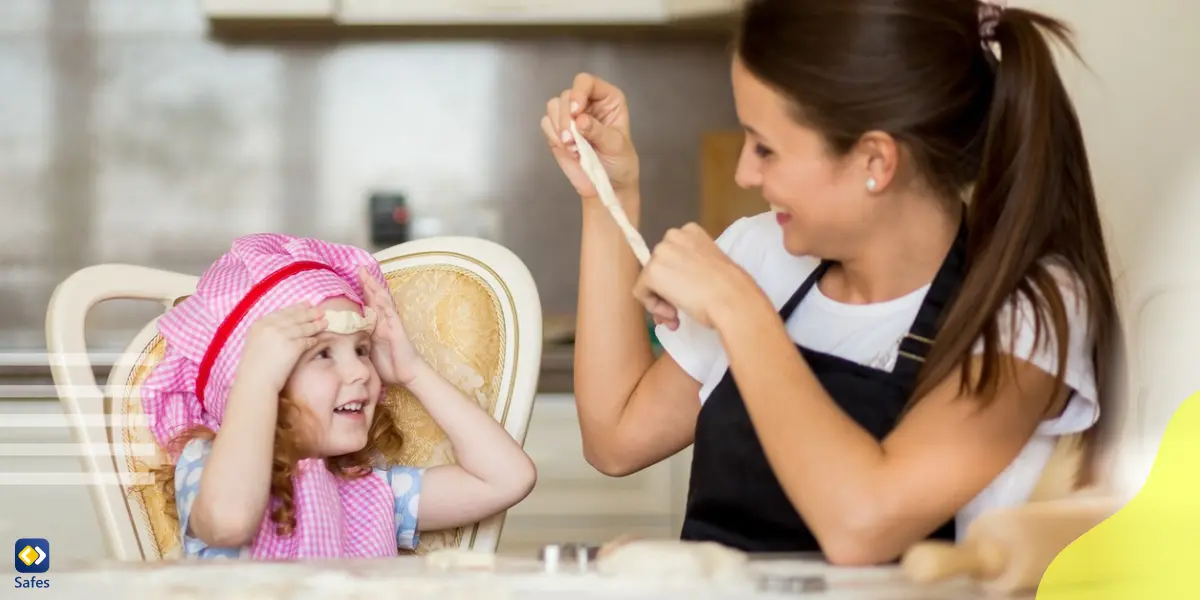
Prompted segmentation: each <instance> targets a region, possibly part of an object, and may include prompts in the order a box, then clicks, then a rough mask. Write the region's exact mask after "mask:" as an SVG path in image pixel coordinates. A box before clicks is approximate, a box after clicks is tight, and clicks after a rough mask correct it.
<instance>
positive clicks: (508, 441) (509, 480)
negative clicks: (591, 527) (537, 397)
mask: <svg viewBox="0 0 1200 600" xmlns="http://www.w3.org/2000/svg"><path fill="white" fill-rule="evenodd" d="M415 371H416V376H415V377H414V378H413V379H412V381H411V382H410V383H409V384H408V389H409V390H410V391H411V392H412V393H413V394H414V395H415V396H416V397H417V399H418V400H420V401H421V404H423V405H424V406H425V410H426V411H427V412H428V413H429V416H431V417H433V420H434V421H435V422H436V423H437V424H438V426H439V427H441V428H442V430H443V431H445V432H446V436H447V437H448V438H449V439H450V443H451V444H452V445H453V447H454V455H455V457H456V458H457V459H458V464H454V465H442V466H437V467H433V468H431V469H429V470H428V471H426V472H425V475H424V477H423V479H422V483H421V498H420V500H419V502H420V515H421V518H420V521H419V528H420V530H421V531H436V530H441V529H449V528H453V527H459V526H462V525H465V524H468V523H474V522H476V521H479V520H481V519H485V518H487V517H490V516H492V515H494V514H497V513H499V512H501V511H504V510H507V509H508V508H510V507H512V506H513V505H515V504H516V503H518V502H520V501H521V500H522V499H524V498H525V496H527V495H529V492H530V491H531V490H533V484H534V482H535V481H536V479H537V471H536V469H535V468H534V465H533V461H532V460H530V458H529V456H528V455H527V454H526V453H525V451H524V449H522V448H521V445H520V444H518V443H517V441H516V440H514V439H513V437H512V436H511V435H509V434H508V432H507V431H505V430H504V428H503V427H501V426H500V424H499V423H497V422H496V420H495V419H493V418H492V417H491V415H489V414H487V413H486V412H484V410H483V409H481V408H480V407H479V405H478V404H476V403H474V402H472V401H471V400H469V399H467V398H466V397H465V396H463V394H462V393H461V392H459V391H458V388H456V387H454V385H452V384H451V383H450V382H449V381H446V380H445V379H444V378H442V376H441V375H439V374H438V373H437V372H436V371H434V369H433V367H431V366H429V364H428V363H426V362H424V361H419V362H418V364H417V366H416V367H415Z"/></svg>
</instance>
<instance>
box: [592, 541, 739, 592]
mask: <svg viewBox="0 0 1200 600" xmlns="http://www.w3.org/2000/svg"><path fill="white" fill-rule="evenodd" d="M748 563H749V557H748V556H747V555H746V553H745V552H742V551H740V550H735V549H733V548H728V547H726V546H722V545H720V544H717V543H716V542H685V541H676V540H635V541H630V542H626V543H623V544H621V545H619V546H617V547H615V548H613V549H612V551H611V552H608V553H606V554H605V556H603V557H602V558H599V559H598V560H597V562H596V570H597V571H599V572H600V573H602V574H605V575H613V576H618V577H650V578H656V579H688V580H693V581H714V582H725V581H730V582H733V581H746V580H748V579H749V576H750V572H749V569H748V567H747V565H748Z"/></svg>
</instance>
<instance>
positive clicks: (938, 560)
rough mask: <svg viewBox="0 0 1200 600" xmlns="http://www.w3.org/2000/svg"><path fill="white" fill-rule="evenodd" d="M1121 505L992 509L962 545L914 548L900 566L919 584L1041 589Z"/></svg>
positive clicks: (1094, 502)
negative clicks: (1075, 545)
mask: <svg viewBox="0 0 1200 600" xmlns="http://www.w3.org/2000/svg"><path fill="white" fill-rule="evenodd" d="M1121 505H1122V503H1120V502H1119V501H1118V500H1116V499H1115V498H1108V497H1075V498H1064V499H1059V500H1051V501H1044V502H1031V503H1028V504H1025V505H1022V506H1017V507H1013V508H1006V509H997V510H994V511H989V512H987V513H984V514H981V515H980V516H979V517H978V518H976V519H975V521H973V522H972V523H971V524H970V525H969V526H968V527H967V531H966V533H965V535H964V536H963V539H962V540H959V542H958V543H957V544H951V543H949V542H939V541H928V542H921V543H919V544H916V545H914V546H913V547H912V548H910V549H909V550H908V552H906V553H905V554H904V557H903V559H902V560H901V563H900V568H901V570H902V571H903V572H904V574H905V575H906V576H907V577H908V578H909V579H911V580H912V581H914V582H917V583H932V582H936V581H942V580H945V579H950V578H953V577H957V576H960V575H967V576H969V577H971V578H972V579H974V580H976V581H978V582H981V583H983V584H984V585H985V586H986V587H987V588H988V589H989V590H991V591H993V592H998V593H1002V594H1018V593H1024V592H1028V591H1031V590H1035V589H1037V586H1038V583H1039V582H1040V581H1041V579H1042V575H1043V574H1044V573H1045V572H1046V569H1047V568H1049V567H1050V563H1051V562H1052V561H1053V560H1054V558H1055V557H1056V556H1058V554H1059V553H1060V552H1062V551H1063V550H1064V549H1066V547H1067V546H1069V545H1070V544H1071V542H1074V541H1075V540H1076V539H1078V538H1079V537H1080V536H1082V535H1083V534H1085V533H1087V532H1088V531H1089V530H1090V529H1092V528H1093V527H1095V526H1096V525H1099V524H1100V523H1101V522H1102V521H1104V520H1105V519H1107V518H1108V517H1110V516H1112V515H1113V513H1115V512H1116V511H1117V510H1119V509H1120V508H1121Z"/></svg>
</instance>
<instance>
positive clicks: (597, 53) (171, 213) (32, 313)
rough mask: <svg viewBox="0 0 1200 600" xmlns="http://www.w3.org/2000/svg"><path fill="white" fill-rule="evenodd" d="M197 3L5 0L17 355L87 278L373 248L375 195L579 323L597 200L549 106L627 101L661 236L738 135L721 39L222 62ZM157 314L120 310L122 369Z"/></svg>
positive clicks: (98, 331)
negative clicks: (238, 247) (113, 270)
mask: <svg viewBox="0 0 1200 600" xmlns="http://www.w3.org/2000/svg"><path fill="white" fill-rule="evenodd" d="M206 29H207V22H206V19H205V17H204V14H203V12H202V10H201V6H200V2H199V1H198V0H2V1H0V90H2V93H0V181H2V182H3V183H2V184H0V210H3V211H4V214H5V215H6V216H5V218H4V219H3V221H0V239H5V240H18V239H19V240H20V243H8V244H5V246H4V247H3V248H0V306H3V307H4V310H3V311H0V336H3V339H4V341H5V345H6V346H9V347H13V346H15V347H20V348H28V349H40V348H42V347H43V346H44V340H43V338H44V334H43V331H42V319H43V315H44V311H45V307H46V300H47V298H48V297H49V294H50V292H51V291H52V289H53V288H54V286H55V285H56V284H57V283H58V282H59V281H60V280H61V279H62V278H63V277H65V276H66V275H67V274H69V273H70V272H72V271H74V270H75V269H78V268H80V267H82V266H84V265H89V264H94V263H101V262H129V263H134V264H141V265H151V266H155V267H162V268H166V269H172V270H178V271H183V272H188V273H197V274H198V273H199V272H200V271H201V270H202V269H203V268H204V267H206V266H207V265H208V264H210V263H211V262H212V260H213V259H215V258H216V257H217V256H218V255H219V254H220V253H221V252H223V251H224V250H226V249H227V248H228V246H229V242H230V241H231V240H232V239H233V238H234V237H237V236H238V235H242V234H246V233H250V232H256V231H267V230H270V231H279V232H285V233H291V234H298V235H311V236H318V237H322V238H325V239H329V240H331V241H337V242H344V243H350V244H358V245H362V246H369V245H370V244H371V237H370V231H369V227H368V218H369V211H368V197H369V195H370V194H371V193H373V192H377V191H384V192H391V191H398V192H402V193H403V194H404V195H405V196H406V197H407V201H408V204H409V210H410V213H411V216H412V223H411V225H412V233H413V235H420V236H424V235H436V234H457V235H475V236H480V237H485V238H488V239H491V240H494V241H497V242H499V243H501V244H504V245H505V246H507V247H509V248H510V249H512V250H513V251H514V252H515V253H516V254H517V255H518V256H520V258H521V259H522V260H523V261H525V263H526V265H527V266H528V267H529V269H530V271H531V272H532V273H533V277H534V279H535V281H536V282H537V284H538V287H539V291H540V293H541V296H542V302H543V306H544V310H545V311H546V312H547V313H549V314H563V313H568V314H569V313H571V312H573V311H574V309H575V298H576V282H577V277H578V245H579V227H578V222H579V203H578V198H577V196H576V195H575V194H574V193H573V190H572V189H571V187H570V186H569V184H568V183H567V181H566V178H565V177H563V175H562V173H561V171H560V170H559V169H558V166H557V165H556V164H555V162H554V160H553V158H552V157H551V155H550V153H549V151H548V149H547V147H546V144H545V143H544V142H543V136H542V132H541V128H540V126H539V121H540V119H541V116H542V115H543V114H544V113H545V104H546V100H548V99H549V98H550V97H551V96H553V95H557V94H558V93H560V92H561V91H562V90H563V89H565V88H567V87H569V86H570V85H571V82H572V79H573V77H574V75H575V73H577V72H579V71H585V70H586V71H592V72H595V73H598V74H602V75H603V76H604V77H605V78H607V79H609V80H611V81H613V82H615V83H617V84H618V85H620V86H621V87H623V88H624V89H625V90H626V91H627V92H628V96H629V101H630V105H631V106H632V119H633V122H634V135H635V141H636V143H637V144H638V150H639V152H640V155H641V157H642V160H643V167H642V172H643V173H644V176H643V180H644V186H645V187H644V190H645V191H644V196H645V198H646V200H645V201H644V211H645V214H644V218H643V226H642V230H643V232H644V235H646V236H647V237H648V238H649V239H648V241H651V242H652V240H655V239H657V238H658V237H660V236H661V234H662V232H663V231H664V230H665V229H666V228H668V227H670V226H673V225H678V224H682V223H684V222H686V221H688V220H695V219H696V218H697V217H698V210H699V201H698V195H699V182H700V179H699V173H698V170H699V169H698V167H699V160H700V158H699V148H700V139H701V135H702V133H704V132H705V131H706V130H711V129H719V128H724V129H728V128H731V127H733V128H736V127H737V121H736V117H735V115H734V112H733V104H732V98H731V97H730V92H729V84H728V76H727V72H728V59H727V56H728V54H727V51H726V43H725V41H724V40H723V39H721V38H716V39H713V38H709V39H706V40H700V41H696V40H695V39H693V38H684V39H679V38H678V36H675V37H674V39H666V37H667V36H657V35H653V34H650V35H647V36H644V37H643V38H642V39H640V40H631V39H618V40H612V39H607V38H604V37H599V38H596V37H593V38H591V39H582V38H580V37H578V36H572V35H568V34H564V35H560V36H538V37H537V38H535V39H528V38H526V39H521V38H516V39H494V38H489V37H482V38H476V39H463V40H444V39H422V40H416V41H381V42H362V43H352V44H342V45H337V44H331V43H323V42H317V43H313V42H309V43H304V42H294V41H291V42H289V41H284V42H277V43H260V44H245V43H239V44H223V43H220V42H217V41H213V40H211V39H209V36H208V35H207V34H206ZM154 310H155V308H154V307H153V306H138V305H130V304H128V303H120V304H113V305H111V306H102V307H100V308H99V309H98V310H97V313H96V317H95V321H94V322H93V323H92V324H91V327H92V331H91V332H90V335H91V339H92V340H94V343H95V344H96V345H97V347H101V348H109V349H117V348H120V347H122V346H123V345H124V344H125V343H126V341H127V340H128V338H129V335H130V330H131V329H132V328H137V327H140V326H141V324H144V323H145V321H146V320H147V319H148V318H149V317H150V316H152V315H154V314H155V313H154Z"/></svg>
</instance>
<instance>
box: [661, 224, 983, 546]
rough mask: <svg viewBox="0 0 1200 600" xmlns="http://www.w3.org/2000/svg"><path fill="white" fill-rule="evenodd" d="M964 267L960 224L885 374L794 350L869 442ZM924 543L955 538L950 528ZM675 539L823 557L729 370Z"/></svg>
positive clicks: (884, 429)
mask: <svg viewBox="0 0 1200 600" xmlns="http://www.w3.org/2000/svg"><path fill="white" fill-rule="evenodd" d="M965 262H966V227H965V223H964V226H963V227H961V228H960V229H959V233H958V237H957V239H956V240H955V242H954V246H953V247H952V248H951V250H950V252H949V253H948V254H947V256H946V258H945V260H943V262H942V266H941V268H940V269H939V270H938V273H937V276H935V277H934V279H933V282H932V284H931V285H930V289H929V291H928V293H927V294H926V296H925V300H924V302H922V304H921V308H920V310H919V311H918V312H917V316H916V318H915V319H914V320H913V324H912V327H911V328H910V329H909V332H908V334H907V335H906V336H905V337H904V339H903V341H902V342H901V344H900V349H899V355H898V356H897V357H896V363H895V367H894V368H893V370H892V371H890V372H888V371H882V370H879V369H874V368H870V367H866V366H863V365H860V364H858V363H855V362H851V361H849V360H846V359H843V358H839V357H837V356H832V355H829V354H824V353H821V352H816V351H814V350H810V349H808V348H805V347H803V346H800V345H797V346H796V348H797V349H798V350H799V351H800V354H801V355H802V356H803V357H804V360H805V361H806V362H807V363H808V366H809V367H810V368H811V369H812V371H813V373H814V374H815V375H816V377H817V379H818V380H819V381H820V382H821V385H822V386H823V387H824V388H825V391H826V392H827V393H828V394H829V395H830V396H831V397H832V398H833V400H834V402H836V403H837V404H838V406H840V407H841V409H842V410H843V411H844V412H845V413H846V414H847V415H849V416H850V418H852V419H854V421H855V422H857V423H858V424H859V426H861V427H862V428H863V429H865V430H866V431H868V432H869V433H870V434H871V435H872V436H874V437H875V439H877V440H882V439H883V438H884V437H885V436H886V435H887V434H888V433H889V432H890V431H891V430H892V428H894V427H895V425H896V422H897V421H898V420H899V418H900V415H901V413H902V411H903V410H904V408H905V406H906V404H907V402H908V398H909V396H910V395H911V394H912V391H913V388H914V387H915V385H916V379H917V374H918V372H919V371H920V369H921V363H922V362H923V361H924V357H925V354H926V353H927V352H928V351H929V346H930V344H932V340H933V339H934V338H935V337H936V336H937V330H938V327H939V326H940V323H941V316H942V313H943V312H944V311H945V310H946V309H947V308H948V307H949V305H950V302H952V301H953V299H954V297H955V296H956V295H957V293H958V290H959V288H960V287H961V285H962V278H963V274H964V270H965V269H964V267H965ZM832 264H833V263H832V262H829V261H823V262H822V263H821V264H820V265H819V266H818V267H817V268H816V270H814V271H813V273H812V274H811V275H810V276H809V277H808V279H806V280H805V281H804V283H803V284H802V285H801V286H800V288H799V289H797V290H796V292H795V293H794V294H792V297H791V298H789V299H788V301H787V302H786V303H785V304H784V305H783V308H781V309H780V310H779V316H780V317H782V318H783V320H784V322H787V320H788V318H789V317H791V315H792V312H794V311H795V310H796V307H797V306H799V304H800V302H801V301H802V300H803V299H804V297H805V296H806V295H807V294H808V292H809V290H811V289H812V287H813V286H814V285H815V284H816V283H817V281H819V280H820V279H821V277H822V276H823V275H824V274H825V273H826V272H827V271H828V270H829V267H830V266H832ZM930 537H931V538H934V539H944V540H953V539H954V520H953V519H951V520H950V522H948V523H946V524H945V525H943V526H942V527H941V528H939V529H938V530H937V531H936V532H934V533H933V534H932V535H931V536H930ZM681 538H682V539H684V540H692V541H713V542H718V543H721V544H724V545H726V546H730V547H733V548H737V549H740V550H743V551H746V552H820V550H821V548H820V545H819V544H818V543H817V540H816V538H815V537H814V536H813V534H812V532H811V531H809V529H808V527H807V525H805V523H804V520H803V519H802V518H801V517H800V515H799V513H798V512H797V511H796V509H795V507H793V506H792V503H791V501H789V500H788V498H787V496H786V495H785V494H784V492H783V488H782V487H781V486H780V484H779V482H778V480H777V479H776V478H775V474H774V472H773V471H772V470H771V465H770V464H769V463H768V462H767V457H766V455H765V454H764V453H763V449H762V446H761V445H760V443H759V440H758V434H757V433H756V432H755V430H754V425H753V424H752V423H751V422H750V415H749V414H748V413H747V412H746V405H745V404H744V403H743V402H742V395H741V392H739V391H738V387H737V384H736V383H735V382H734V379H733V374H732V373H731V372H730V371H729V370H726V371H725V376H724V377H723V378H722V379H721V381H720V383H718V384H717V386H716V387H715V388H714V389H713V391H712V393H711V394H710V395H709V396H708V399H707V400H706V401H705V402H704V407H703V408H702V409H701V410H700V415H699V418H698V419H697V422H696V438H695V444H694V447H693V452H692V469H691V480H690V482H689V484H688V499H687V510H686V513H685V516H684V522H683V532H682V534H681Z"/></svg>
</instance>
